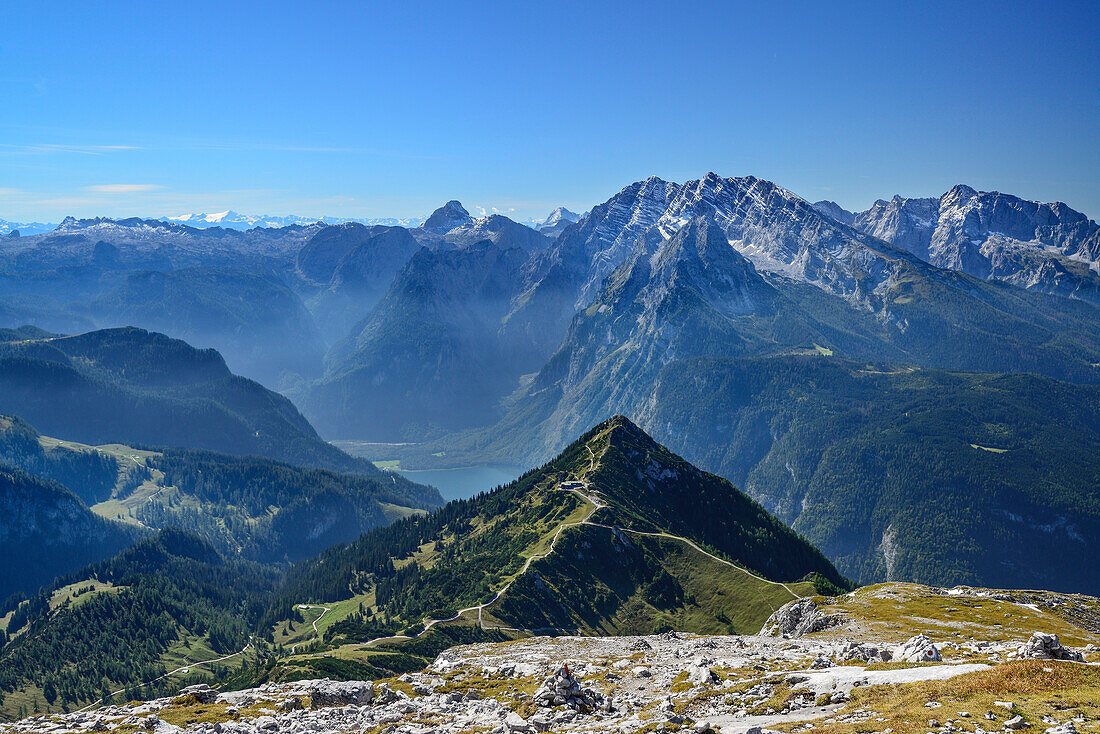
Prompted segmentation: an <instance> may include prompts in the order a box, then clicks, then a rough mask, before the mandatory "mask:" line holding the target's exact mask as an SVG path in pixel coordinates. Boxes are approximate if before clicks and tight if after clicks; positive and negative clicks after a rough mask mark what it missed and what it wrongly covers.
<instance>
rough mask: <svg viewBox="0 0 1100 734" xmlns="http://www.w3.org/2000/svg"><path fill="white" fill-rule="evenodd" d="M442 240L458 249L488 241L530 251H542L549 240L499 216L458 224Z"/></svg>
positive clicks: (526, 227) (493, 215)
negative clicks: (458, 247)
mask: <svg viewBox="0 0 1100 734" xmlns="http://www.w3.org/2000/svg"><path fill="white" fill-rule="evenodd" d="M443 239H444V241H445V242H446V243H448V244H451V245H458V246H460V247H466V246H469V245H473V244H476V243H478V242H481V241H483V240H489V241H490V242H493V243H495V244H497V245H500V246H502V247H521V248H523V249H525V250H530V251H537V250H543V249H545V248H546V247H547V245H549V244H550V240H549V239H547V238H546V237H544V236H543V235H541V234H539V233H538V232H536V231H535V230H533V229H531V228H530V227H528V226H525V225H523V224H520V223H519V222H514V221H512V220H511V219H509V218H508V217H505V216H501V215H500V214H491V215H489V216H487V217H482V218H480V219H474V220H471V221H469V222H466V223H464V224H460V225H458V226H457V227H455V228H453V229H451V230H450V231H449V232H447V234H446V235H445V236H444V238H443Z"/></svg>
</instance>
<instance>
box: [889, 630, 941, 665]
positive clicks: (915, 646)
mask: <svg viewBox="0 0 1100 734" xmlns="http://www.w3.org/2000/svg"><path fill="white" fill-rule="evenodd" d="M893 656H894V658H895V659H896V660H904V661H905V662H907V663H938V662H940V661H941V660H943V656H942V655H940V650H939V648H938V647H936V646H935V645H933V644H932V640H930V639H928V637H927V636H926V635H914V636H913V637H910V638H909V639H908V640H906V641H905V644H903V645H902V646H901V647H899V648H898V649H896V650H894V655H893Z"/></svg>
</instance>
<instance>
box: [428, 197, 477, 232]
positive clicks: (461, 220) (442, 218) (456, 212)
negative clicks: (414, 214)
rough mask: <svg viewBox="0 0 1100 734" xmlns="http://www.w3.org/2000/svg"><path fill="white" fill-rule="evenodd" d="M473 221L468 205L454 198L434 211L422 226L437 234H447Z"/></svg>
mask: <svg viewBox="0 0 1100 734" xmlns="http://www.w3.org/2000/svg"><path fill="white" fill-rule="evenodd" d="M472 221H474V218H473V217H471V216H470V212H468V211H466V207H464V206H462V204H461V203H460V202H458V201H456V200H454V199H452V200H450V201H448V202H447V203H446V204H444V205H443V206H441V207H439V208H438V209H436V210H435V211H434V212H432V215H431V216H430V217H428V219H427V221H425V222H424V224H423V225H422V228H423V229H425V230H427V231H428V232H434V233H435V234H446V233H447V232H450V231H451V230H452V229H454V228H455V227H459V226H461V225H463V224H469V223H470V222H472Z"/></svg>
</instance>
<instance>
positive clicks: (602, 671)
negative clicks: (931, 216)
mask: <svg viewBox="0 0 1100 734" xmlns="http://www.w3.org/2000/svg"><path fill="white" fill-rule="evenodd" d="M1027 625H1042V627H1038V628H1036V629H1035V630H1032V631H1031V632H1022V631H1021V630H1022V629H1024V627H1025V626H1027ZM1071 643H1072V644H1071ZM1098 643H1100V600H1097V599H1094V598H1091V597H1082V596H1072V595H1061V594H1050V593H1047V592H994V591H988V590H979V589H969V588H958V589H951V590H943V589H932V588H928V587H920V586H914V585H905V584H886V585H880V586H876V587H868V588H864V589H860V590H857V591H855V592H852V593H851V594H847V595H845V596H843V597H838V598H831V599H830V598H822V597H818V598H815V599H802V600H799V601H795V602H792V603H791V604H788V605H786V606H784V607H783V608H782V609H780V610H778V611H777V612H776V613H775V614H774V615H772V618H771V619H769V620H768V623H767V624H766V625H765V626H764V629H763V630H762V632H761V634H760V635H756V636H697V635H688V634H683V633H676V632H666V633H664V634H660V635H651V636H646V637H606V638H582V637H557V638H550V637H532V638H527V639H523V640H518V641H514V642H507V643H492V644H488V643H486V644H476V645H467V646H463V647H456V648H452V649H450V650H447V651H445V652H443V653H442V654H441V655H439V657H438V658H437V659H436V660H435V662H434V663H433V664H432V665H431V666H430V667H429V668H428V669H426V670H424V671H421V672H419V673H413V674H406V675H403V676H401V677H400V678H395V679H390V680H387V681H376V682H373V683H372V682H366V681H343V682H337V681H331V680H327V679H325V680H305V681H296V682H289V683H269V684H266V685H264V686H262V687H259V688H254V689H249V690H244V691H226V692H220V691H217V690H215V689H212V688H210V687H208V686H192V687H190V688H186V689H184V690H183V691H181V692H180V694H179V695H178V696H176V697H172V698H163V699H158V700H155V701H147V702H132V703H129V704H126V705H123V706H106V707H103V708H100V709H98V710H95V711H88V712H82V713H72V714H67V715H60V714H53V715H44V716H37V717H33V718H29V719H25V720H23V721H20V722H16V723H13V724H6V725H0V732H3V733H5V734H6V733H8V732H66V731H72V732H85V731H116V732H152V733H153V734H175V733H176V732H181V731H188V732H218V733H220V734H233V733H240V734H246V733H247V734H275V733H277V732H291V733H294V734H297V733H303V734H304V733H306V732H370V733H371V734H381V733H382V732H386V733H387V734H398V733H404V734H414V733H415V734H428V733H433V734H458V733H459V732H469V733H471V734H472V733H474V732H479V733H486V734H487V733H489V732H492V733H494V734H508V733H510V732H536V731H577V732H582V731H585V732H605V731H606V732H649V731H676V730H683V731H697V732H706V731H715V732H721V733H740V732H749V733H750V734H761V732H764V731H768V730H777V731H785V732H792V733H798V732H811V731H812V732H814V733H815V734H817V733H818V732H844V733H845V734H856V733H858V732H883V733H884V734H895V733H896V734H907V733H909V732H925V733H926V734H933V733H934V734H939V733H941V732H942V733H945V734H951V733H954V732H974V734H982V732H994V731H1004V732H1013V731H1025V730H1031V731H1033V732H1042V733H1043V734H1075V733H1080V734H1084V733H1085V732H1100V654H1098V653H1100V647H1097V644H1098Z"/></svg>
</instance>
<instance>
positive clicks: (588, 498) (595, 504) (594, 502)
mask: <svg viewBox="0 0 1100 734" xmlns="http://www.w3.org/2000/svg"><path fill="white" fill-rule="evenodd" d="M585 449H587V450H588V472H586V473H585V476H584V477H582V476H578V477H577V479H576V480H573V481H567V482H562V483H560V484H559V485H558V487H557V489H558V491H564V492H572V493H573V494H575V495H577V496H578V497H580V498H581V499H582V500H583V501H584V502H585V503H587V504H588V505H589V506H590V509H589V511H588V514H586V515H585V516H584V517H583V518H582V519H580V520H575V521H573V522H567V523H562V524H561V525H559V526H558V529H557V531H556V532H555V533H554V537H553V538H551V540H550V545H549V546H548V547H547V549H546V551H545V552H544V553H541V554H534V555H531V556H529V557H528V558H527V561H526V562H525V563H524V564H523V568H521V569H520V570H519V573H517V574H516V575H515V576H513V577H512V579H511V580H510V581H509V582H508V583H507V584H505V585H504V586H503V587H501V588H500V589H499V590H498V591H497V592H496V593H494V594H493V596H492V598H490V599H488V600H487V601H484V602H482V603H481V604H476V605H474V606H471V607H466V608H464V609H459V610H458V611H457V612H455V613H454V614H453V615H451V616H450V617H447V618H446V619H426V620H424V622H423V624H424V628H423V629H422V630H420V631H419V632H417V633H416V634H415V635H389V636H387V637H377V638H375V639H373V640H368V641H367V642H365V643H363V644H365V645H377V644H378V643H381V642H387V641H390V640H393V641H398V640H415V639H416V638H418V637H420V636H421V635H423V634H425V633H427V632H428V631H429V630H431V629H432V627H435V626H436V625H437V624H441V623H443V622H453V621H454V620H456V619H458V618H459V617H461V616H462V615H463V614H467V613H469V612H475V611H476V612H477V623H478V626H479V627H480V628H481V629H483V630H501V631H506V632H532V633H538V632H546V631H556V630H557V628H549V627H543V628H537V629H530V628H519V627H490V626H487V625H486V624H485V620H484V618H483V613H484V611H485V609H486V607H489V606H492V605H493V604H494V603H496V602H497V601H498V600H499V599H500V597H501V596H503V595H504V593H505V592H507V591H508V589H509V588H511V586H512V584H514V583H515V582H516V580H517V579H518V578H520V577H521V576H523V575H524V574H525V573H527V571H528V569H530V568H531V564H532V563H534V562H535V561H538V560H541V559H543V558H546V557H547V556H549V555H550V554H552V553H553V552H554V550H555V548H556V547H557V543H558V538H560V537H561V534H562V533H563V532H564V531H565V530H566V529H567V528H572V527H577V526H580V525H588V526H590V527H596V528H605V529H608V530H611V531H613V532H622V533H630V534H633V535H644V536H650V537H657V538H666V539H669V540H676V541H679V542H681V543H685V544H687V545H689V546H691V547H692V548H693V549H695V550H696V551H698V552H699V553H702V554H703V555H705V556H707V557H708V558H710V559H712V560H715V561H717V562H719V563H722V564H724V565H726V566H729V567H730V568H733V569H736V570H738V571H741V572H742V573H745V574H747V575H749V576H751V577H753V578H754V579H757V580H759V581H763V582H765V583H768V584H773V585H775V586H782V587H783V588H784V589H785V590H786V591H787V593H789V594H790V595H791V597H792V598H793V599H799V598H801V597H800V596H799V595H798V594H796V593H795V592H794V591H792V590H791V588H790V587H789V586H787V585H786V584H784V583H780V582H778V581H772V580H770V579H766V578H764V577H762V576H758V575H757V574H755V573H753V572H752V571H749V570H748V569H745V568H742V567H741V566H738V565H737V564H735V563H731V562H730V561H727V560H725V559H724V558H719V557H718V556H716V555H714V554H713V553H709V552H707V551H705V550H703V549H702V548H700V547H699V546H698V545H697V544H696V543H694V542H693V541H691V540H689V539H687V538H683V537H681V536H679V535H672V534H671V533H650V532H643V531H641V530H630V529H627V528H620V527H618V526H615V525H604V524H602V523H597V522H592V517H593V515H595V514H596V513H597V512H599V511H600V510H602V509H603V508H605V507H607V503H606V502H604V501H603V500H602V499H601V498H600V497H599V495H597V494H595V493H593V490H592V489H591V484H590V483H589V482H588V480H587V479H586V477H587V475H589V474H592V473H593V472H595V470H596V464H597V462H598V461H599V458H602V455H601V457H599V458H597V456H596V454H595V452H593V451H592V447H591V446H588V445H585ZM605 450H606V449H605ZM566 484H568V485H570V486H568V487H566V486H562V485H566ZM576 484H579V485H580V488H578V487H576V486H572V485H576ZM582 489H583V490H585V491H582ZM768 606H771V604H770V603H769V604H768ZM772 609H773V611H774V607H772ZM326 611H327V609H326ZM321 616H322V617H323V616H324V614H322V615H321ZM320 618H321V617H318V618H317V619H318V620H319V619H320ZM313 629H314V631H315V632H316V630H317V625H316V622H315V623H314V626H313ZM295 647H297V645H295ZM293 651H294V648H291V653H292V654H293Z"/></svg>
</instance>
